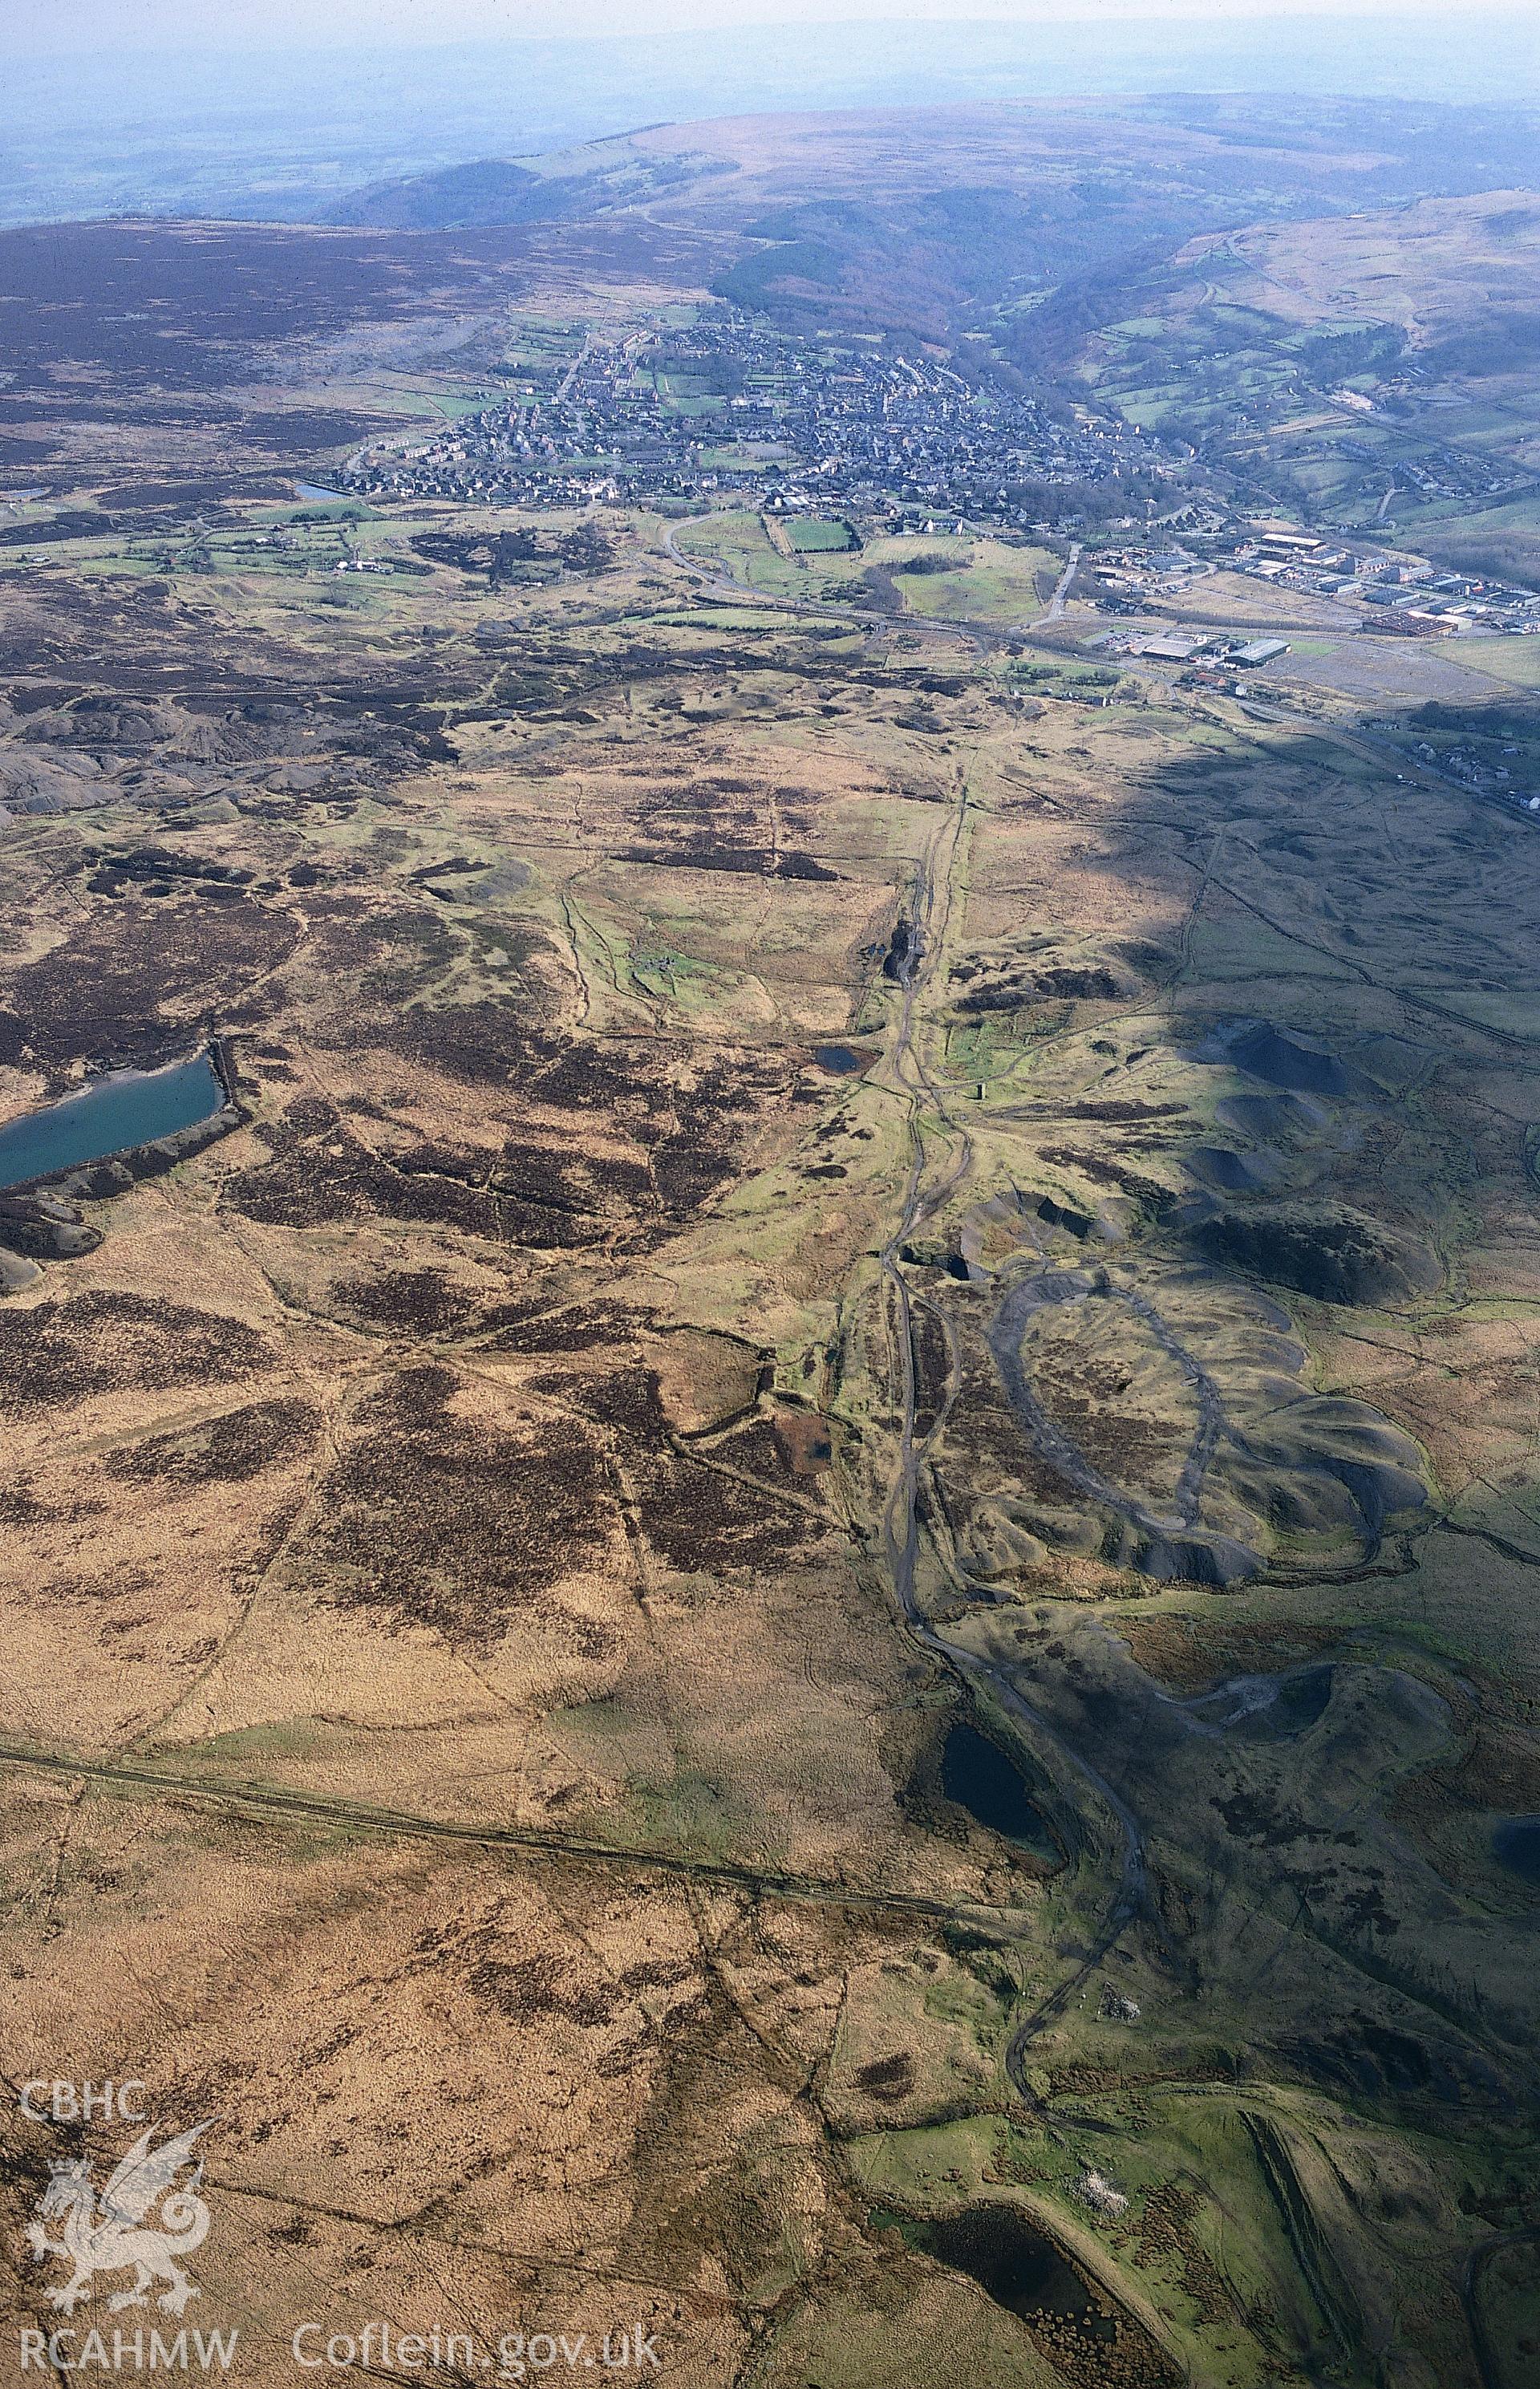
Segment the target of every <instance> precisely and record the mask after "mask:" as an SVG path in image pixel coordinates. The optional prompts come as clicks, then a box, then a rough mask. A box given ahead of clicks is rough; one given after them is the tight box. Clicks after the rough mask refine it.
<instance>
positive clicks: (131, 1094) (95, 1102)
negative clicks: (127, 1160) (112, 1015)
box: [0, 1054, 225, 1190]
mask: <svg viewBox="0 0 1540 2389" xmlns="http://www.w3.org/2000/svg"><path fill="white" fill-rule="evenodd" d="M224 1102H225V1093H224V1089H223V1087H222V1086H221V1084H220V1081H219V1077H218V1074H217V1072H216V1071H215V1069H214V1066H213V1064H212V1062H211V1061H210V1058H209V1056H208V1054H198V1055H197V1057H196V1058H195V1059H194V1060H192V1061H190V1062H173V1063H172V1064H171V1065H170V1067H168V1068H166V1069H164V1070H115V1071H114V1072H113V1073H112V1075H111V1077H110V1078H106V1079H101V1080H98V1081H97V1083H96V1084H95V1086H94V1087H88V1088H86V1090H85V1092H83V1094H79V1095H68V1096H66V1098H65V1100H64V1101H63V1102H62V1103H59V1104H50V1105H48V1106H47V1107H46V1108H45V1110H42V1111H35V1112H24V1113H23V1114H22V1115H21V1117H20V1118H19V1119H13V1120H9V1121H7V1122H6V1126H5V1127H4V1128H0V1190H3V1189H5V1188H6V1187H11V1186H25V1185H27V1184H29V1183H30V1182H32V1180H34V1179H38V1178H54V1177H57V1175H58V1173H59V1172H60V1171H61V1170H65V1169H79V1168H80V1167H81V1166H82V1164H83V1163H84V1162H88V1161H104V1160H106V1158H107V1157H108V1155H109V1154H114V1153H128V1152H131V1151H132V1150H133V1149H134V1146H136V1145H141V1144H152V1143H154V1142H155V1140H156V1139H157V1138H158V1137H162V1136H174V1135H176V1134H177V1133H178V1132H179V1131H181V1130H183V1129H188V1128H196V1127H197V1124H198V1122H199V1121H200V1120H206V1119H210V1118H212V1117H213V1115H214V1113H215V1112H217V1111H219V1110H221V1109H222V1108H223V1105H224Z"/></svg>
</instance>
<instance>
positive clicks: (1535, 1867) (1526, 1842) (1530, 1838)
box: [1492, 1817, 1540, 1884]
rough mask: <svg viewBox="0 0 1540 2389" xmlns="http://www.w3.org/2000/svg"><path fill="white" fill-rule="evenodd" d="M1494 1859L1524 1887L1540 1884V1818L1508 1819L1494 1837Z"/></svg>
mask: <svg viewBox="0 0 1540 2389" xmlns="http://www.w3.org/2000/svg"><path fill="white" fill-rule="evenodd" d="M1492 1855H1493V1857H1494V1858H1495V1859H1496V1861H1497V1864H1498V1865H1499V1866H1506V1867H1507V1869H1508V1872H1509V1873H1510V1874H1516V1875H1517V1876H1518V1877H1519V1879H1520V1881H1521V1883H1534V1884H1540V1817H1507V1818H1505V1819H1504V1820H1503V1822H1502V1823H1501V1824H1500V1825H1499V1826H1498V1828H1497V1830H1496V1832H1495V1833H1494V1834H1493V1836H1492Z"/></svg>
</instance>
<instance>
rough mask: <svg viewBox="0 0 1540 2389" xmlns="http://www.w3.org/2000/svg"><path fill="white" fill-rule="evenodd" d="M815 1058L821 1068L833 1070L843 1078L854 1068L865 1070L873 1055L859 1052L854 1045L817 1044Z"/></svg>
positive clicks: (814, 1049) (814, 1052) (837, 1075)
mask: <svg viewBox="0 0 1540 2389" xmlns="http://www.w3.org/2000/svg"><path fill="white" fill-rule="evenodd" d="M813 1059H814V1061H815V1062H816V1063H817V1064H818V1066H819V1068H820V1069H821V1070H833V1071H834V1074H835V1076H836V1077H838V1078H842V1079H843V1078H846V1077H848V1075H849V1074H850V1072H851V1071H852V1070H864V1069H865V1067H866V1066H867V1064H868V1062H869V1061H870V1060H871V1059H872V1056H871V1054H858V1053H857V1051H856V1049H855V1047H854V1046H853V1045H815V1046H814V1048H813Z"/></svg>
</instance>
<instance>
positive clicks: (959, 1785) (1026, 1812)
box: [900, 1717, 1068, 1874]
mask: <svg viewBox="0 0 1540 2389" xmlns="http://www.w3.org/2000/svg"><path fill="white" fill-rule="evenodd" d="M900 1799H901V1802H902V1806H903V1808H904V1811H905V1814H906V1815H907V1816H908V1817H909V1818H910V1820H911V1821H912V1822H913V1823H914V1824H916V1825H918V1826H919V1827H920V1828H921V1829H922V1830H923V1831H924V1832H927V1833H942V1834H945V1835H948V1837H950V1838H952V1839H957V1838H958V1837H959V1836H960V1835H961V1834H963V1833H966V1830H967V1828H966V1826H965V1825H964V1823H963V1821H962V1820H963V1819H964V1818H969V1817H971V1818H972V1819H973V1820H974V1824H976V1825H980V1826H982V1827H983V1829H984V1831H985V1832H986V1833H995V1834H998V1835H999V1838H1000V1840H1001V1841H1004V1842H1007V1843H1009V1844H1010V1846H1011V1849H1012V1855H1013V1856H1014V1858H1015V1859H1016V1860H1017V1862H1018V1863H1019V1864H1021V1865H1022V1866H1024V1867H1025V1868H1026V1869H1027V1871H1028V1872H1032V1873H1036V1874H1057V1873H1058V1872H1059V1871H1060V1869H1061V1868H1062V1867H1063V1866H1064V1865H1065V1863H1066V1862H1067V1855H1068V1853H1067V1850H1066V1846H1065V1845H1066V1835H1065V1833H1064V1832H1063V1830H1062V1828H1061V1827H1060V1826H1059V1825H1057V1824H1056V1823H1055V1822H1054V1821H1053V1820H1052V1819H1051V1817H1050V1794H1049V1792H1048V1789H1047V1786H1046V1785H1043V1784H1040V1783H1039V1782H1036V1781H1034V1780H1033V1779H1032V1778H1031V1777H1029V1776H1028V1774H1027V1772H1026V1771H1025V1769H1024V1768H1023V1766H1022V1765H1021V1763H1020V1762H1019V1761H1018V1760H1017V1759H1016V1758H1014V1757H1012V1755H1011V1754H1010V1753H1009V1752H1008V1751H1006V1750H1004V1749H1003V1748H1002V1747H1001V1746H1000V1744H999V1743H998V1742H995V1741H993V1740H992V1739H991V1737H990V1736H989V1735H988V1734H986V1733H982V1732H980V1731H979V1729H978V1727H977V1726H975V1725H974V1724H972V1723H971V1722H970V1721H969V1720H968V1718H964V1717H952V1718H942V1719H941V1720H939V1722H938V1724H937V1725H935V1726H933V1727H932V1728H931V1729H930V1731H929V1734H928V1736H927V1739H926V1741H925V1743H924V1744H923V1747H922V1748H921V1750H920V1751H919V1753H918V1755H917V1757H915V1759H914V1761H913V1763H912V1765H911V1767H910V1769H909V1773H908V1780H907V1782H905V1783H904V1785H903V1789H902V1791H901V1794H900Z"/></svg>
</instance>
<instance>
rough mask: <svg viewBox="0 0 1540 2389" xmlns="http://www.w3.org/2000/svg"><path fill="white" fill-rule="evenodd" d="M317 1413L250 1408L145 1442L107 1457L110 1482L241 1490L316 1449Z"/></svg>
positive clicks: (295, 1405)
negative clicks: (123, 1480) (161, 1482)
mask: <svg viewBox="0 0 1540 2389" xmlns="http://www.w3.org/2000/svg"><path fill="white" fill-rule="evenodd" d="M320 1425H321V1413H320V1412H319V1411H317V1410H315V1409H314V1408H313V1407H312V1404H311V1403H309V1402H304V1401H296V1400H284V1401H273V1402H253V1403H251V1404H250V1406H249V1407H248V1409H246V1410H239V1411H226V1412H225V1413H224V1414H223V1417H221V1418H216V1419H209V1420H207V1421H206V1422H204V1423H203V1424H200V1425H198V1426H196V1427H191V1428H189V1429H187V1430H186V1431H185V1433H183V1434H180V1435H152V1436H146V1437H145V1439H144V1441H143V1442H142V1443H135V1444H130V1445H128V1446H126V1447H125V1448H124V1449H123V1450H120V1451H109V1452H108V1455H107V1462H106V1467H107V1473H108V1476H116V1477H121V1478H126V1479H128V1480H129V1481H130V1482H131V1483H147V1482H155V1481H157V1480H167V1481H170V1482H171V1483H172V1484H178V1485H210V1484H239V1483H241V1482H242V1481H244V1479H245V1478H247V1477H248V1476H261V1473H262V1470H263V1469H264V1468H275V1467H280V1466H282V1465H283V1464H284V1463H286V1462H287V1461H291V1460H298V1459H299V1458H300V1457H301V1456H302V1455H303V1454H304V1453H305V1452H307V1451H309V1450H310V1449H311V1446H312V1444H313V1443H314V1441H315V1437H316V1435H317V1433H318V1431H319V1429H320Z"/></svg>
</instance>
